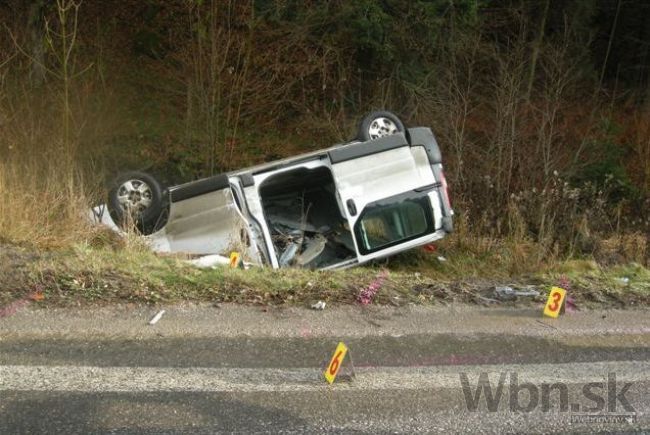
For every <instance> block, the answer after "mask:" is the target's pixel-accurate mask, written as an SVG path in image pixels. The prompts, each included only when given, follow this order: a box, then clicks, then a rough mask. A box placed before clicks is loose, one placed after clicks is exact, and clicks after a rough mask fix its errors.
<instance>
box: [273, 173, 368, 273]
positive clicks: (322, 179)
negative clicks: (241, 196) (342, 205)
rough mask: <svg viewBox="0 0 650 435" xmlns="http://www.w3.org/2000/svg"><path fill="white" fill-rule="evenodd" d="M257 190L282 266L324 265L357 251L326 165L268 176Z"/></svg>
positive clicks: (344, 258)
mask: <svg viewBox="0 0 650 435" xmlns="http://www.w3.org/2000/svg"><path fill="white" fill-rule="evenodd" d="M260 196H261V199H262V207H263V209H264V215H265V218H266V221H267V224H268V226H269V228H270V231H271V236H272V240H273V246H274V248H275V251H276V253H277V257H278V262H279V264H280V267H291V266H298V267H308V268H322V267H327V266H330V265H334V264H337V263H340V262H343V261H346V260H349V259H352V258H355V257H356V253H355V249H354V242H353V240H352V233H351V232H350V228H349V226H348V224H347V221H346V219H345V217H344V216H343V214H342V213H341V210H340V209H339V204H338V202H337V200H336V188H335V185H334V179H333V177H332V173H331V171H330V169H329V168H327V167H318V168H315V169H307V168H297V169H295V170H291V171H286V172H283V173H280V174H277V175H275V176H272V177H270V178H268V179H267V180H265V181H264V183H263V184H262V185H261V186H260Z"/></svg>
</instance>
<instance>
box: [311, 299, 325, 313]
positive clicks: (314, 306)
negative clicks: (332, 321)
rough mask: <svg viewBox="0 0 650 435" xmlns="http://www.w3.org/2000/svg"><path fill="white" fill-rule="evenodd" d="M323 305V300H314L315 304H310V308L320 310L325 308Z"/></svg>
mask: <svg viewBox="0 0 650 435" xmlns="http://www.w3.org/2000/svg"><path fill="white" fill-rule="evenodd" d="M325 305H326V304H325V302H323V301H318V302H316V303H315V304H312V305H311V308H312V309H313V310H321V311H322V310H324V309H325Z"/></svg>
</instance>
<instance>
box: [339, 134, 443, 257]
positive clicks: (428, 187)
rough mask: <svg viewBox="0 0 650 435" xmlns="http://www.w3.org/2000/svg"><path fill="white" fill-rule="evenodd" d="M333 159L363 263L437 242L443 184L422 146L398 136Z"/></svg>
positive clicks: (357, 145)
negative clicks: (439, 184) (440, 193)
mask: <svg viewBox="0 0 650 435" xmlns="http://www.w3.org/2000/svg"><path fill="white" fill-rule="evenodd" d="M329 158H330V162H331V165H332V173H333V175H334V180H335V182H336V186H337V191H338V195H339V200H340V205H341V207H342V209H343V210H344V212H345V213H346V216H347V219H348V223H349V225H350V229H351V230H352V233H353V235H354V242H355V247H356V250H357V255H358V258H359V262H360V263H363V262H366V261H370V260H372V259H375V258H380V257H385V256H387V255H391V254H392V253H394V252H397V251H403V250H404V249H405V248H406V249H408V248H409V247H414V246H418V245H420V244H423V243H428V242H429V241H432V239H434V238H435V237H434V234H435V233H436V231H438V230H439V229H440V228H441V218H442V214H441V208H440V199H439V196H438V195H439V193H438V189H437V187H438V183H437V181H436V179H435V177H434V175H433V171H432V169H431V165H430V163H429V159H428V157H427V153H426V150H425V149H424V147H423V146H414V147H412V146H410V145H409V142H408V141H407V139H406V137H405V136H404V135H403V134H401V133H399V134H395V135H392V136H387V137H383V138H380V139H376V140H372V141H367V142H361V143H355V144H351V145H347V146H344V147H341V148H338V149H334V150H331V151H330V152H329Z"/></svg>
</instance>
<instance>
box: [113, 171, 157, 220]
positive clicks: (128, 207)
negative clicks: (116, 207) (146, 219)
mask: <svg viewBox="0 0 650 435" xmlns="http://www.w3.org/2000/svg"><path fill="white" fill-rule="evenodd" d="M117 199H118V201H119V203H120V206H121V207H122V210H124V211H125V212H127V213H130V214H131V215H132V216H134V217H137V216H139V215H141V214H142V212H144V211H145V210H146V209H147V208H149V206H150V205H151V202H152V200H153V194H152V192H151V187H149V185H148V184H147V183H145V182H144V181H142V180H128V181H126V182H124V183H122V184H121V185H120V187H119V188H118V189H117Z"/></svg>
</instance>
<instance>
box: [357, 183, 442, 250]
mask: <svg viewBox="0 0 650 435" xmlns="http://www.w3.org/2000/svg"><path fill="white" fill-rule="evenodd" d="M433 226H434V225H433V216H432V211H431V203H430V201H429V198H428V196H427V195H419V196H409V195H408V194H407V195H404V194H403V195H399V196H397V197H394V198H391V199H388V200H382V201H378V202H375V203H372V204H370V205H368V206H367V207H366V208H365V209H364V211H363V213H362V214H361V217H360V218H359V220H358V221H357V223H356V225H355V234H356V237H357V242H358V245H359V251H360V252H361V253H362V254H369V253H372V252H375V251H378V250H380V249H383V248H388V247H390V246H394V245H397V244H399V243H402V242H406V241H408V240H412V239H416V238H418V237H421V236H423V235H425V234H427V233H430V232H433V230H434V228H433Z"/></svg>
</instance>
